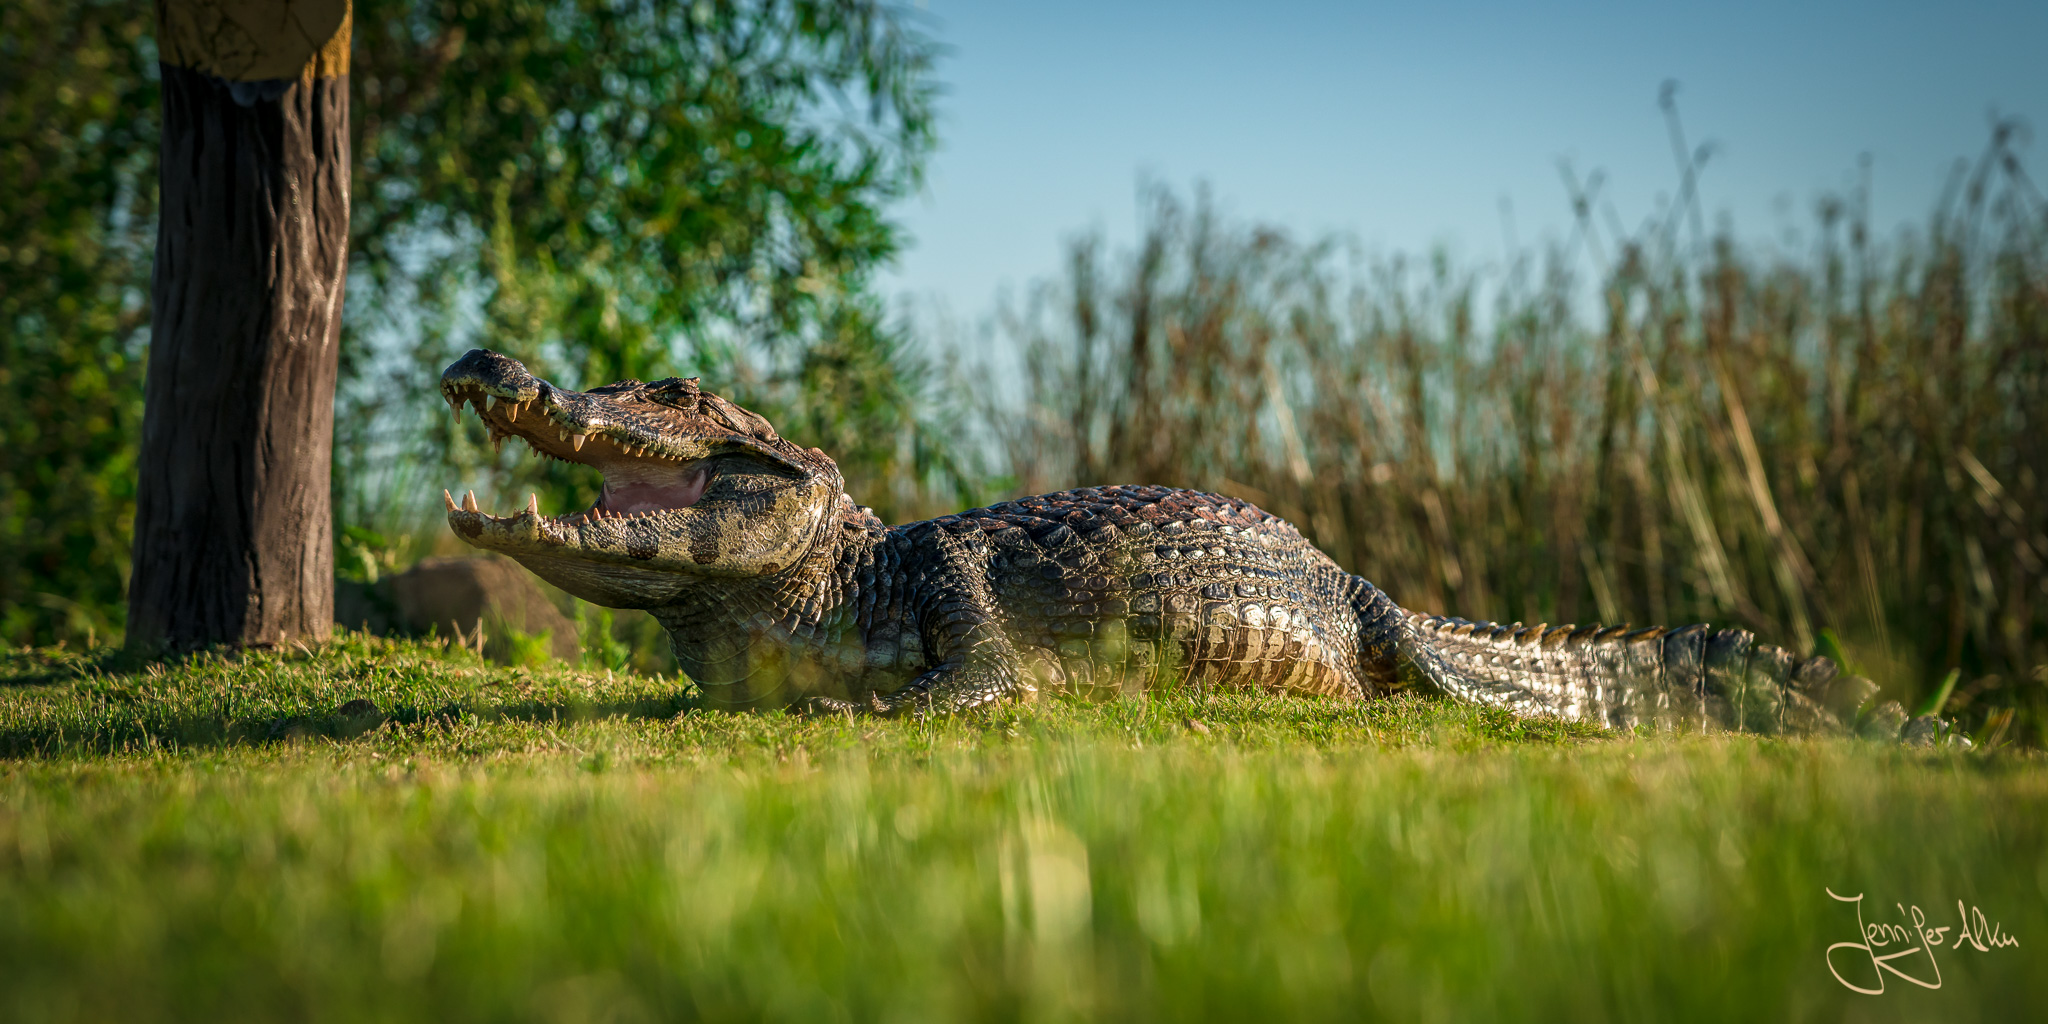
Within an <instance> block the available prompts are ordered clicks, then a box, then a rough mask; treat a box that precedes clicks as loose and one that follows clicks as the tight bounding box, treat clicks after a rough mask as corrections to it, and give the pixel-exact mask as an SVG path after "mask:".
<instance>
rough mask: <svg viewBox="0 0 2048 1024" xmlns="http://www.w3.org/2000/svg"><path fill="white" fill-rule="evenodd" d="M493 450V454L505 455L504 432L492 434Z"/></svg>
mask: <svg viewBox="0 0 2048 1024" xmlns="http://www.w3.org/2000/svg"><path fill="white" fill-rule="evenodd" d="M491 452H492V454H495V455H503V454H505V435H503V434H493V435H491Z"/></svg>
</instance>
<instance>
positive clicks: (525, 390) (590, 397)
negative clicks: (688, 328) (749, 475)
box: [441, 349, 807, 475]
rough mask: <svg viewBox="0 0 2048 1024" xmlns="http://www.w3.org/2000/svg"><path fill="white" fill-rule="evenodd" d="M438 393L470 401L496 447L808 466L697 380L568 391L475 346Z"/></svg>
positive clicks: (635, 459) (613, 463) (603, 465)
mask: <svg viewBox="0 0 2048 1024" xmlns="http://www.w3.org/2000/svg"><path fill="white" fill-rule="evenodd" d="M441 397H442V398H443V399H445V400H446V401H447V402H448V404H449V405H450V406H452V407H453V408H454V409H455V411H456V416H457V418H458V419H460V417H461V413H462V406H463V405H464V404H465V403H466V404H468V405H470V406H472V407H473V408H474V409H475V410H476V414H477V417H478V418H479V419H481V420H483V421H484V424H485V426H487V427H489V428H490V431H491V440H492V441H493V442H494V443H496V442H502V440H503V439H504V438H507V437H517V438H519V439H521V440H523V441H525V442H526V443H527V444H528V445H529V446H531V447H532V448H533V450H534V452H535V453H536V454H539V455H546V456H548V457H550V458H556V459H561V460H562V461H564V462H575V463H581V464H583V465H587V466H595V467H597V468H598V469H599V470H602V471H605V472H606V473H607V474H608V475H609V473H610V472H611V471H612V470H613V469H615V468H623V467H627V466H634V465H638V466H645V465H647V464H648V462H649V461H650V460H659V461H665V462H669V463H687V462H694V461H697V460H701V459H704V458H708V457H709V456H711V455H712V454H714V452H715V451H717V450H720V449H725V450H731V449H733V448H745V449H748V450H751V452H752V453H753V454H756V455H759V456H761V457H764V458H767V459H769V460H770V461H773V462H777V463H780V464H782V465H784V466H787V467H788V468H790V469H792V470H796V471H798V472H802V471H804V470H805V469H806V468H807V467H805V466H803V465H800V464H799V463H798V461H797V460H796V459H795V458H794V457H793V455H794V453H795V452H796V451H797V449H795V446H793V445H790V444H789V442H787V441H784V440H782V439H781V438H780V437H777V436H776V434H775V430H774V428H773V427H770V426H769V425H768V422H767V421H766V420H763V419H761V418H760V417H759V416H755V415H754V414H752V413H749V412H747V411H746V410H744V409H740V408H739V407H737V406H734V405H732V404H731V403H729V402H726V401H725V400H724V399H721V398H719V397H718V396H716V395H710V394H706V393H704V392H702V391H700V390H699V389H698V387H697V380H696V378H694V377H692V378H689V379H680V378H670V379H668V380H663V381H656V382H654V383H652V384H642V383H640V382H639V381H621V382H619V383H617V384H611V385H607V386H605V387H602V388H596V389H593V390H591V391H588V392H582V391H570V390H568V389H566V388H558V387H556V386H554V385H552V384H550V383H548V382H547V381H544V380H541V379H540V378H538V377H535V376H534V375H533V374H532V373H530V372H528V370H527V369H526V367H525V366H524V365H522V364H521V363H520V362H519V361H518V360H516V359H512V358H510V357H508V356H502V355H499V354H498V353H496V352H492V351H490V350H488V349H471V350H470V351H469V353H468V354H467V355H464V356H463V357H462V358H461V359H458V360H456V361H455V363H454V364H453V365H451V366H449V367H448V369H447V370H446V371H444V372H443V373H442V374H441Z"/></svg>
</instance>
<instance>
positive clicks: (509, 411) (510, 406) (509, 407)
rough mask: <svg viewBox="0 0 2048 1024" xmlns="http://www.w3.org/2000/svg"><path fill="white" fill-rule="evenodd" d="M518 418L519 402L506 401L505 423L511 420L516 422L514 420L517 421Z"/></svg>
mask: <svg viewBox="0 0 2048 1024" xmlns="http://www.w3.org/2000/svg"><path fill="white" fill-rule="evenodd" d="M518 419H519V403H518V402H506V403H505V422H507V423H512V422H516V421H517V420H518Z"/></svg>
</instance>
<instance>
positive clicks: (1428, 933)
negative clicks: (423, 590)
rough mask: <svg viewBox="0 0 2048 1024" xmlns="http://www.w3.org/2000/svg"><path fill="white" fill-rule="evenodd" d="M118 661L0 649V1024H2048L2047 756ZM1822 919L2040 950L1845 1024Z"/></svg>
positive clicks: (1298, 715)
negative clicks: (720, 709)
mask: <svg viewBox="0 0 2048 1024" xmlns="http://www.w3.org/2000/svg"><path fill="white" fill-rule="evenodd" d="M118 664H119V663H118V661H117V660H115V659H112V658H111V657H101V658H97V659H96V658H95V657H90V656H82V655H64V654H62V653H61V652H59V653H52V652H42V653H30V652H20V651H17V652H13V653H10V654H6V655H0V1019H4V1020H10V1021H40V1020H67V1019H69V1020H123V1021H146V1020H152V1019H207V1020H217V1019H237V1020H248V1019H278V1020H342V1019H363V1020H406V1019H410V1020H471V1019H478V1020H481V1019H493V1020H526V1019H532V1020H615V1021H638V1020H671V1019H693V1018H721V1019H735V1020H754V1019H778V1020H800V1021H818V1020H838V1019H896V1020H945V1019H987V1018H1000V1019H1013V1018H1016V1019H1061V1018H1071V1017H1093V1018H1101V1019H1114V1020H1124V1019H1150V1018H1194V1017H1205V1018H1214V1019H1222V1020H1254V1021H1259V1020H1281V1019H1289V1020H1291V1019H1302V1018H1311V1019H1332V1020H1354V1019H1361V1018H1373V1017H1384V1018H1389V1019H1400V1020H1408V1019H1440V1020H1490V1019H1502V1018H1513V1019H1535V1020H1573V1021H1584V1020H1605V1019H1628V1020H1665V1019H1680V1018H1690V1019H1701V1020H1778V1019H1792V1018H1797V1019H1807V1018H1819V1019H1829V1020H1836V1019H1843V1018H1845V1017H1846V1018H1850V1019H1871V1020H1884V1019H1894V1018H1898V1019H1942V1020H1956V1021H1968V1020H1979V1019H1993V1018H2000V1019H2020V1018H2027V1017H2038V1016H2039V1015H2040V1014H2041V1013H2042V1012H2043V1011H2044V1010H2048V957H2044V956H2043V952H2042V951H2043V950H2048V771H2044V769H2043V763H2042V761H2041V760H2040V759H2039V757H2038V756H2036V755H2029V754H2024V753H1997V754H1992V755H1982V754H1956V753H1935V752H1915V751H1905V750H1900V749H1897V748H1890V747H1882V746H1875V745H1865V744H1861V743H1856V742H1851V741H1829V742H1787V741H1772V740H1755V739H1747V738H1713V737H1624V738H1611V737H1603V736H1598V735H1595V734H1592V733H1589V732H1587V731H1584V730H1579V729H1566V728H1563V727H1559V726H1556V725H1552V724H1536V725H1528V724H1522V723H1516V722H1514V721H1512V720H1509V719H1506V718H1503V717H1499V716H1496V715H1493V714H1490V713H1483V712H1477V711H1473V710H1470V709H1465V708H1459V707H1453V706H1450V705H1447V704H1445V703H1442V702H1437V701H1432V700H1424V699H1417V698H1402V699H1397V700H1392V701H1387V702H1381V703H1374V704H1340V703H1332V702H1324V701H1301V700H1278V699H1269V698H1204V697H1199V696H1183V697H1175V698H1170V699H1158V700H1152V701H1143V702H1125V703H1116V704H1094V705H1090V704H1061V703H1051V704H1047V705H1041V706H1037V707H1023V708H1013V709H1009V710H1005V711H1001V712H997V713H994V714H989V715H976V716H968V717H963V718H960V719H955V720H945V721H936V722H917V721H886V722H884V721H873V720H852V721H848V720H845V719H834V718H827V719H801V718H789V717H782V716H735V715H727V714H720V713H711V712H703V711H698V710H696V709H695V708H694V707H693V705H692V702H691V701H690V700H689V698H688V695H687V693H685V692H684V691H683V690H682V689H681V688H680V687H679V685H678V683H677V681H676V680H674V679H673V678H671V679H665V680H654V679H646V678H639V677H624V676H620V677H610V678H608V677H607V676H606V675H605V674H603V673H602V672H600V673H597V674H594V675H593V674H591V673H588V672H576V671H572V670H569V669H566V668H561V669H550V670H532V669H504V668H498V667H495V666H490V665H487V664H485V663H482V662H479V661H476V660H474V659H471V658H469V657H468V656H467V655H465V654H461V653H456V654H452V655H451V654H444V653H442V652H440V651H438V650H436V649H434V648H431V647H426V646H416V645H406V644H394V643H389V642H385V641H380V640H370V639H365V638H361V637H354V638H351V639H348V640H344V641H342V642H338V643H336V644H334V645H331V646H329V647H326V648H321V649H318V650H315V651H313V652H310V653H307V652H300V651H293V652H290V653H288V654H275V655H273V654H253V655H248V656H246V657H238V658H229V659H221V658H215V657H209V656H202V657H200V658H197V659H194V660H193V661H190V662H187V663H185V664H182V665H176V666H170V667H158V668H154V669H140V668H119V667H118ZM357 700H367V701H368V702H369V703H368V704H354V705H351V704H350V702H352V701H357ZM371 705H374V708H373V707H371ZM1829 889H1832V890H1833V891H1834V892H1835V893H1838V894H1842V895H1845V896H1853V895H1855V894H1859V893H1860V894H1865V895H1866V899H1865V901H1864V904H1863V915H1864V919H1865V921H1866V922H1878V921H1886V922H1894V923H1896V922H1898V921H1899V919H1900V914H1901V910H1900V909H1895V906H1894V905H1895V904H1902V905H1903V910H1904V912H1905V913H1906V914H1907V915H1908V916H1910V914H1911V912H1912V908H1913V907H1914V905H1916V904H1917V905H1918V906H1919V907H1920V908H1921V909H1922V911H1923V914H1924V916H1925V917H1926V919H1927V927H1929V928H1934V927H1942V926H1948V925H1951V924H1952V923H1953V920H1954V918H1955V917H1956V916H1957V910H1956V901H1958V900H1962V901H1964V902H1965V903H1966V905H1969V906H1972V907H1979V908H1981V909H1982V911H1983V912H1984V915H1985V920H1986V922H1987V924H1992V925H1995V926H1996V927H1997V928H1998V929H2001V930H2002V933H2003V934H2004V935H2005V936H2007V937H2016V938H2017V939H2018V940H2019V945H2018V946H2016V947H2015V946H2010V945H2008V946H2003V947H1997V948H1991V949H1989V950H1988V951H1978V950H1977V949H1975V948H1973V947H1969V946H1967V945H1966V946H1965V948H1963V949H1960V950H1958V949H1952V948H1947V947H1948V946H1949V945H1951V944H1953V943H1954V942H1956V941H1957V939H1958V933H1957V932H1956V931H1955V930H1953V929H1951V930H1950V931H1948V932H1946V933H1943V942H1944V948H1942V949H1941V950H1940V951H1939V952H1936V953H1935V954H1934V961H1933V963H1932V964H1930V963H1929V962H1928V961H1927V958H1926V954H1925V953H1922V954H1917V955H1915V956H1910V957H1905V958H1901V959H1898V960H1893V961H1890V962H1889V963H1890V964H1892V965H1893V966H1896V967H1899V968H1900V969H1902V970H1903V971H1905V972H1906V973H1909V974H1912V975H1914V976H1915V977H1918V978H1921V979H1923V980H1925V981H1928V982H1932V981H1933V978H1934V974H1933V971H1934V970H1935V969H1937V968H1938V970H1939V972H1940V985H1941V987H1940V988H1939V989H1938V990H1930V989H1923V988H1920V987H1917V986H1915V985H1914V984H1911V983H1909V982H1907V981H1906V980H1904V979H1902V978H1901V977H1899V976H1897V975H1894V974H1888V973H1887V974H1883V975H1880V974H1879V973H1877V971H1876V970H1875V969H1874V968H1873V967H1872V964H1871V960H1870V958H1869V957H1868V956H1863V955H1862V954H1860V953H1858V952H1857V951H1854V950H1847V951H1843V950H1838V951H1837V952H1836V959H1835V963H1836V965H1837V966H1838V967H1840V968H1841V969H1842V970H1843V974H1844V976H1845V977H1847V978H1848V979H1849V980H1850V981H1853V982H1855V983H1857V984H1859V985H1864V986H1867V987H1875V986H1876V984H1877V981H1878V978H1879V977H1880V976H1882V977H1883V978H1884V979H1885V988H1886V991H1885V992H1884V993H1883V994H1882V995H1861V994H1857V993H1854V992H1851V991H1850V990H1849V989H1848V988H1846V987H1844V986H1843V985H1842V984H1841V983H1840V982H1838V981H1837V980H1836V978H1835V977H1834V976H1833V975H1832V974H1831V973H1830V971H1829V967H1828V962H1827V960H1826V959H1825V957H1826V953H1827V948H1828V946H1829V945H1830V944H1833V943H1838V942H1849V941H1853V940H1855V939H1856V937H1857V924H1856V916H1855V915H1856V907H1855V906H1854V905H1852V904H1849V903H1843V902H1838V901H1837V900H1834V899H1832V898H1830V896H1829V895H1828V892H1827V890H1829ZM1982 934H1983V935H1984V937H1985V938H1986V940H1987V945H1988V944H1990V942H1989V940H1990V938H1991V935H1990V933H1988V932H1986V933H1982ZM1905 948H1910V946H1909V945H1901V944H1893V945H1891V946H1888V947H1885V948H1882V949H1879V950H1878V953H1879V954H1880V955H1882V954H1883V953H1886V952H1897V951H1899V950H1901V949H1905ZM1859 957H1860V960H1859Z"/></svg>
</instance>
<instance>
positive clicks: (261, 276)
mask: <svg viewBox="0 0 2048 1024" xmlns="http://www.w3.org/2000/svg"><path fill="white" fill-rule="evenodd" d="M349 14H350V11H349V5H348V3H347V0H312V2H306V0H301V2H299V3H293V4H289V5H287V4H283V3H277V2H275V0H210V2H209V0H158V3H157V17H158V25H159V30H160V31H159V33H158V38H159V50H160V53H161V54H162V57H163V65H162V68H163V104H164V106H163V149H162V157H163V159H162V184H163V191H162V199H161V203H160V209H161V221H160V223H159V226H158V233H157V249H156V268H155V272H154V278H153V281H152V286H151V301H152V304H153V305H152V314H151V334H150V345H149V373H148V381H147V384H146V385H145V389H144V398H145V402H146V406H145V409H144V413H143V425H142V448H141V451H140V454H139V461H140V466H139V470H140V477H141V478H140V481H139V490H138V493H137V496H136V509H135V557H134V574H133V576H132V578H131V581H130V588H129V599H128V638H129V642H130V644H131V645H136V646H139V647H142V648H146V649H166V648H167V649H172V650H183V649H191V648H195V647H201V646H205V645H207V644H212V643H228V644H249V645H255V644H276V643H282V642H284V641H286V640H287V639H291V638H298V637H304V638H309V639H321V638H324V637H326V636H327V635H328V633H329V632H330V631H331V629H332V627H333V621H334V613H333V607H334V569H333V563H334V552H333V526H332V522H331V515H330V510H329V474H330V464H331V461H332V458H331V455H332V447H333V437H334V380H335V371H336V359H335V357H336V349H337V344H338V342H339V339H340V329H341V297H342V283H343V279H344V277H345V276H346V271H347V258H348V204H349V199H348V185H349V181H348V176H349V145H348V74H347V72H348V41H349V28H350V24H349Z"/></svg>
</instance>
